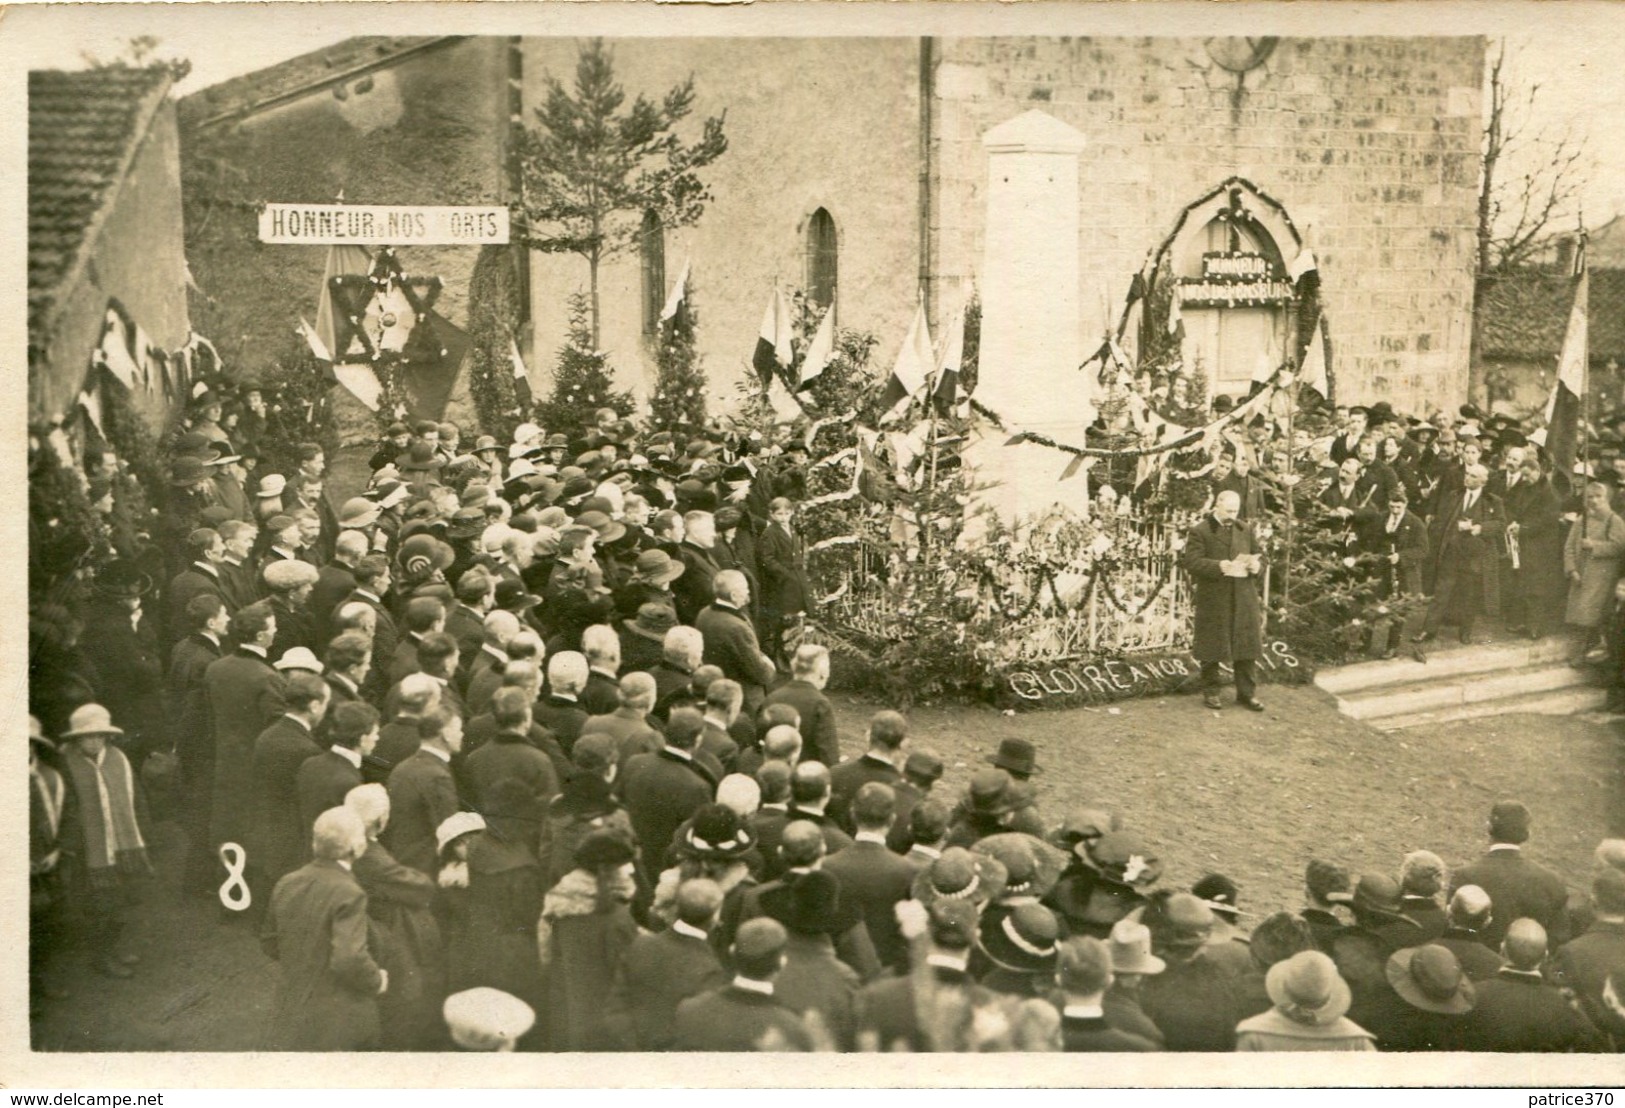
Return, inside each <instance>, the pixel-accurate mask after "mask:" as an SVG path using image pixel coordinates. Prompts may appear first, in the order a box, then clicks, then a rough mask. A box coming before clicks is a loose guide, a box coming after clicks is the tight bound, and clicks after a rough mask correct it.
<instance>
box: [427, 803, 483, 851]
mask: <svg viewBox="0 0 1625 1108" xmlns="http://www.w3.org/2000/svg"><path fill="white" fill-rule="evenodd" d="M484 830H485V817H484V816H482V815H480V814H479V813H478V812H454V813H452V814H451V815H449V816H447V817H446V818H445V819H443V820H441V821H440V826H439V827H437V828H435V831H434V841H435V850H436V851H443V850H445V849H446V847H448V846H450V845H451V844H452V843H453V842H455V841H456V840H458V839H460V838H462V837H463V836H464V835H470V834H473V833H474V832H475V831H484Z"/></svg>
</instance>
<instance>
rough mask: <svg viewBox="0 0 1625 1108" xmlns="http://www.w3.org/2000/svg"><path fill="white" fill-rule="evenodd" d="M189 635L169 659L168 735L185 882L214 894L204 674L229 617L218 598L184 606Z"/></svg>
mask: <svg viewBox="0 0 1625 1108" xmlns="http://www.w3.org/2000/svg"><path fill="white" fill-rule="evenodd" d="M184 614H185V618H186V621H187V624H188V625H189V627H190V628H191V632H190V634H188V635H187V636H186V637H185V638H183V639H182V640H181V641H180V642H178V643H176V644H175V646H174V649H173V650H171V651H170V654H169V675H168V677H167V679H166V681H165V689H164V691H165V694H166V695H167V697H168V719H169V734H170V737H171V739H173V740H174V743H175V756H176V758H177V759H179V761H180V770H181V820H182V823H183V824H184V826H185V827H186V839H187V844H188V845H187V856H186V877H185V878H184V879H183V880H184V883H185V886H186V888H187V890H188V891H189V892H197V893H204V892H213V891H214V890H213V889H210V888H209V887H208V885H209V878H210V877H211V876H212V875H213V873H214V868H213V867H212V866H211V865H210V864H209V858H210V854H209V801H210V796H211V793H212V791H213V789H214V729H213V726H212V725H211V724H210V721H209V703H208V692H207V688H206V686H205V684H204V674H206V673H207V672H208V669H209V666H210V665H212V664H213V663H214V661H215V660H216V659H218V658H219V657H220V649H221V647H220V640H221V638H223V637H224V636H225V633H226V628H227V627H229V626H230V625H231V616H230V615H229V614H228V613H227V611H226V605H225V602H224V601H223V600H221V599H220V597H219V596H217V595H215V594H212V593H205V594H203V595H200V596H194V597H193V598H192V601H191V603H190V604H188V605H187V606H186V609H185V613H184Z"/></svg>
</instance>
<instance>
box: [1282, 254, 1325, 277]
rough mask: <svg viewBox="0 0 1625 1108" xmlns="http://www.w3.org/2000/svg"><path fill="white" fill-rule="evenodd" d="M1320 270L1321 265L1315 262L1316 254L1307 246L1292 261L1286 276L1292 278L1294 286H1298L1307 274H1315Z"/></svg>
mask: <svg viewBox="0 0 1625 1108" xmlns="http://www.w3.org/2000/svg"><path fill="white" fill-rule="evenodd" d="M1319 268H1320V263H1319V262H1317V261H1315V252H1314V251H1313V250H1311V249H1309V248H1308V247H1307V246H1305V247H1303V248H1302V249H1301V250H1299V251H1298V256H1297V257H1295V258H1293V259H1292V264H1291V265H1289V266H1287V267H1286V275H1287V276H1288V277H1290V278H1292V283H1293V284H1297V283H1298V282H1299V281H1302V280H1303V279H1304V276H1305V275H1306V274H1309V273H1313V272H1314V271H1315V270H1317V269H1319Z"/></svg>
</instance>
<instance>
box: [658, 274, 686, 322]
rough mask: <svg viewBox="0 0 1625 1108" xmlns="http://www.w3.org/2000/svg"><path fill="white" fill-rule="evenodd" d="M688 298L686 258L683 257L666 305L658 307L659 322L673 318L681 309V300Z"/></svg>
mask: <svg viewBox="0 0 1625 1108" xmlns="http://www.w3.org/2000/svg"><path fill="white" fill-rule="evenodd" d="M687 298H688V259H687V258H684V259H683V270H682V272H681V273H679V274H678V275H677V283H676V284H675V285H673V286H672V287H671V292H670V293H669V294H668V295H667V297H666V306H665V307H664V308H661V309H660V322H662V323H665V322H667V321H668V320H672V319H675V318H676V317H677V313H678V312H680V311H682V308H683V302H684V301H685V300H686V299H687Z"/></svg>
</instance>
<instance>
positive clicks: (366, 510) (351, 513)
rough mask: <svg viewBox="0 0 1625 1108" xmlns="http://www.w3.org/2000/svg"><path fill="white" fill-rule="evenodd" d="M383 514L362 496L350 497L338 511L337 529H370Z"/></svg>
mask: <svg viewBox="0 0 1625 1108" xmlns="http://www.w3.org/2000/svg"><path fill="white" fill-rule="evenodd" d="M383 514H384V510H383V508H381V507H379V506H378V504H377V503H376V502H374V501H371V500H368V499H367V498H366V497H364V496H352V497H351V498H350V499H349V500H346V501H345V502H344V506H343V507H342V508H340V509H339V527H340V528H342V529H345V530H349V529H352V528H356V527H371V526H372V525H373V524H374V523H377V522H378V517H379V516H381V515H383Z"/></svg>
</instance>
